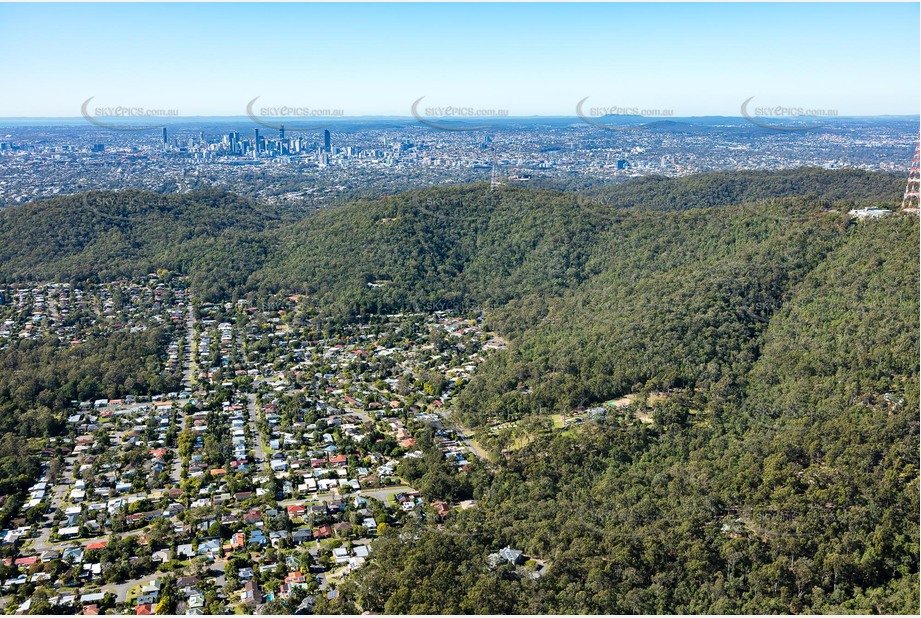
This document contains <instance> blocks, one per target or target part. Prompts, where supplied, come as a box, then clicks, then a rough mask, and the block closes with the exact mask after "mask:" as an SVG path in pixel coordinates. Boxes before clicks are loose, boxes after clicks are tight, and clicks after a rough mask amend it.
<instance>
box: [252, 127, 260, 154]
mask: <svg viewBox="0 0 921 618" xmlns="http://www.w3.org/2000/svg"><path fill="white" fill-rule="evenodd" d="M253 153H254V154H257V155H258V154H259V129H253Z"/></svg>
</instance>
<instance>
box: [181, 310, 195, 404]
mask: <svg viewBox="0 0 921 618" xmlns="http://www.w3.org/2000/svg"><path fill="white" fill-rule="evenodd" d="M185 324H186V336H185V343H186V345H185V359H183V364H184V365H185V371H184V374H185V375H184V376H183V378H182V385H183V386H185V387H186V388H192V386H193V385H194V384H195V375H194V373H193V364H192V361H193V359H192V343H193V342H194V340H195V307H194V306H193V305H192V301H191V299H190V300H189V313H188V315H187V316H186V320H185Z"/></svg>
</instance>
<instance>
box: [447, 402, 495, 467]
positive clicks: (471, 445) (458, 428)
mask: <svg viewBox="0 0 921 618" xmlns="http://www.w3.org/2000/svg"><path fill="white" fill-rule="evenodd" d="M438 416H439V417H440V418H441V421H442V424H443V425H444V426H445V427H446V428H448V429H453V430H454V432H455V433H457V439H458V441H460V442H462V443H463V444H464V446H466V447H467V448H468V449H470V451H471V452H472V453H473V454H474V455H476V456H477V457H479V458H480V459H484V460H486V461H489V454H487V452H486V451H485V450H484V449H483V448H482V447H481V446H480V445H479V444H477V443H476V442H474V441H473V440H471V439H470V433H471V432H470V430H469V429H467V428H466V427H464V426H463V425H460V424H459V423H456V422H454V421H452V420H451V418H450V416H451V412H450V410H443V409H442V410H439V411H438Z"/></svg>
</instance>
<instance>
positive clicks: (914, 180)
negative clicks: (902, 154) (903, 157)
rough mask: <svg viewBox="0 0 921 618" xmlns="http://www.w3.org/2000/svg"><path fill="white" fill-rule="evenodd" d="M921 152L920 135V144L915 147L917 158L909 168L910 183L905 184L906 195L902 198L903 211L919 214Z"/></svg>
mask: <svg viewBox="0 0 921 618" xmlns="http://www.w3.org/2000/svg"><path fill="white" fill-rule="evenodd" d="M919 150H921V133H919V135H918V143H917V144H916V145H915V156H914V158H913V159H912V161H911V167H910V168H908V182H907V183H906V184H905V195H904V196H902V210H908V211H911V212H918V208H919V199H921V197H919V195H921V173H919V172H918V154H919Z"/></svg>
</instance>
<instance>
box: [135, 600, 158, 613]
mask: <svg viewBox="0 0 921 618" xmlns="http://www.w3.org/2000/svg"><path fill="white" fill-rule="evenodd" d="M153 613H154V606H153V603H144V604H143V605H138V606H137V607H135V608H134V615H135V616H153Z"/></svg>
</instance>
